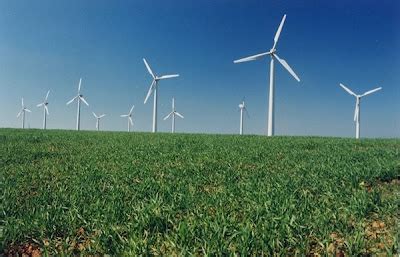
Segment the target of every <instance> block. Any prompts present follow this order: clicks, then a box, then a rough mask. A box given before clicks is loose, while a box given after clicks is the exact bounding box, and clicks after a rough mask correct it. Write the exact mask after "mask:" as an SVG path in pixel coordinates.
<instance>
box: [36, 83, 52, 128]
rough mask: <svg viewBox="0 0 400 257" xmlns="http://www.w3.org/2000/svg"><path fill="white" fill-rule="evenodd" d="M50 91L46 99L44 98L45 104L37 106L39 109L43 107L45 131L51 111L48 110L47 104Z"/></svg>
mask: <svg viewBox="0 0 400 257" xmlns="http://www.w3.org/2000/svg"><path fill="white" fill-rule="evenodd" d="M49 94H50V90H49V91H47V94H46V97H45V98H44V101H43V103H40V104H38V105H36V106H37V107H41V106H43V129H46V122H47V115H49V109H48V108H47V105H48V104H49V102H47V98H48V97H49Z"/></svg>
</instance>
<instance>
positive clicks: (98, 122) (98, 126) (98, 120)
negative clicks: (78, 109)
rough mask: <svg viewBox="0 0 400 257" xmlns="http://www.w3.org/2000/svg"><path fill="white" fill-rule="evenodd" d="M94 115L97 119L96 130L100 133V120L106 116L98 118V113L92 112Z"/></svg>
mask: <svg viewBox="0 0 400 257" xmlns="http://www.w3.org/2000/svg"><path fill="white" fill-rule="evenodd" d="M92 113H93V116H94V117H95V118H96V129H97V131H99V130H100V119H101V118H103V117H104V116H106V115H105V114H102V115H100V116H97V115H96V113H94V112H92Z"/></svg>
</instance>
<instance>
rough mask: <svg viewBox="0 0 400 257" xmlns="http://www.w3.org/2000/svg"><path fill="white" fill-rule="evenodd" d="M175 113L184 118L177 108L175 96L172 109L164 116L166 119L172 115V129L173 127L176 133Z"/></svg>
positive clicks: (173, 131)
mask: <svg viewBox="0 0 400 257" xmlns="http://www.w3.org/2000/svg"><path fill="white" fill-rule="evenodd" d="M175 115H176V116H178V117H180V118H182V119H183V118H184V117H183V115H182V114H180V113H179V112H177V111H176V110H175V98H172V111H171V112H170V113H169V114H168V115H167V116H165V117H164V120H166V119H168V118H169V117H171V116H172V129H171V132H172V133H175Z"/></svg>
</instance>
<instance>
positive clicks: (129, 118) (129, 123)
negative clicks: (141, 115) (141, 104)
mask: <svg viewBox="0 0 400 257" xmlns="http://www.w3.org/2000/svg"><path fill="white" fill-rule="evenodd" d="M133 108H135V106H134V105H132V108H131V110H130V111H129V113H128V114H122V115H121V117H128V132H131V125H132V127H133V120H132V112H133Z"/></svg>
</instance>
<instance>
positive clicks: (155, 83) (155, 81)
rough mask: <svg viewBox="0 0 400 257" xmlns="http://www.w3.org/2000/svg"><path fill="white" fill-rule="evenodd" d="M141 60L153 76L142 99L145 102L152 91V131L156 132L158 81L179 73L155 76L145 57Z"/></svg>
mask: <svg viewBox="0 0 400 257" xmlns="http://www.w3.org/2000/svg"><path fill="white" fill-rule="evenodd" d="M143 62H144V64H145V65H146V68H147V71H148V72H149V73H150V75H151V76H152V77H153V81H152V82H151V85H150V88H149V91H148V92H147V96H146V98H145V99H144V103H145V104H146V102H147V99H149V97H150V95H151V94H152V93H153V95H154V102H153V128H152V132H157V94H158V82H159V81H160V80H163V79H169V78H175V77H179V74H172V75H163V76H157V75H155V74H154V73H153V71H152V70H151V68H150V66H149V64H148V63H147V62H146V59H144V58H143Z"/></svg>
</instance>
